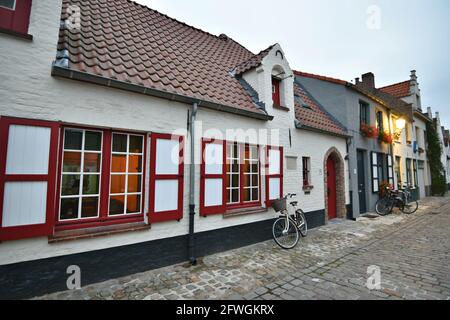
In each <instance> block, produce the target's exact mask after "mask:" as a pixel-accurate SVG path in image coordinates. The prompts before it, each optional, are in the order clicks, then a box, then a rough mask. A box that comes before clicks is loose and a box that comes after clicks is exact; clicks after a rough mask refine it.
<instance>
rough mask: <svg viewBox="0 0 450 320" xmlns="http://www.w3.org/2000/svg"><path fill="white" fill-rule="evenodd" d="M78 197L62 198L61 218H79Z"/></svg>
mask: <svg viewBox="0 0 450 320" xmlns="http://www.w3.org/2000/svg"><path fill="white" fill-rule="evenodd" d="M78 200H79V199H78V198H64V199H61V214H60V220H67V219H77V218H78Z"/></svg>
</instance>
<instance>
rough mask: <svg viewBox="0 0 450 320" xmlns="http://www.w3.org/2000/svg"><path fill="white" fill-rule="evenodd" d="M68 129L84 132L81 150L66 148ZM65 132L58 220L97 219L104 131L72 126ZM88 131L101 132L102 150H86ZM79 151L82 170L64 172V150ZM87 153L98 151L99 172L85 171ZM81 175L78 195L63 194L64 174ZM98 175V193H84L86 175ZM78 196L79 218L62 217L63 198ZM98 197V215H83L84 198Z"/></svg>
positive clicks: (98, 203)
mask: <svg viewBox="0 0 450 320" xmlns="http://www.w3.org/2000/svg"><path fill="white" fill-rule="evenodd" d="M67 130H73V131H79V132H82V133H83V135H82V140H81V150H74V149H66V148H65V140H66V139H65V138H66V131H67ZM63 131H64V134H63V141H62V157H61V172H60V173H59V174H60V177H59V179H60V189H61V190H60V192H59V212H58V221H59V222H67V221H80V220H89V219H97V218H99V216H100V200H101V194H102V190H101V187H102V183H101V182H102V181H101V180H102V160H103V143H104V141H103V138H104V135H103V131H101V130H91V129H80V128H70V127H66V128H64V130H63ZM86 131H89V132H99V133H100V134H101V143H100V151H95V150H87V151H86V150H85V136H86ZM66 151H67V152H77V153H81V162H80V172H64V152H66ZM85 153H96V154H99V155H100V170H99V172H88V173H85V172H84V154H85ZM77 174H79V175H80V189H79V191H78V196H76V195H67V196H63V194H62V191H63V186H62V184H63V176H64V175H77ZM85 174H86V175H98V176H99V181H98V194H90V195H86V196H84V195H83V181H84V179H83V178H84V175H85ZM77 197H78V199H79V200H78V217H77V218H73V219H61V210H62V199H73V198H77ZM94 197H97V198H98V200H97V201H98V202H97V215H96V216H95V217H84V218H83V217H81V209H82V205H83V198H94Z"/></svg>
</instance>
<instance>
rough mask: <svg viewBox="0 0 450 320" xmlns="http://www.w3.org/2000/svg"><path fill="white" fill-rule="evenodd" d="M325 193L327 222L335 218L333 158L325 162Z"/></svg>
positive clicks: (334, 169)
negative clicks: (326, 198) (326, 195)
mask: <svg viewBox="0 0 450 320" xmlns="http://www.w3.org/2000/svg"><path fill="white" fill-rule="evenodd" d="M327 193H328V220H333V219H336V218H337V206H336V205H337V201H336V196H337V190H336V164H335V162H334V159H333V157H331V156H330V157H328V160H327Z"/></svg>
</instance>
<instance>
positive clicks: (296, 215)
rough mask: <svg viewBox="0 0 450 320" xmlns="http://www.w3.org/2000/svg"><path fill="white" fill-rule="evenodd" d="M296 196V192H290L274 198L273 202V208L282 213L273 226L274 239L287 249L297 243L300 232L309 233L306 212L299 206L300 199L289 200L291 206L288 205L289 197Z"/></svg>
mask: <svg viewBox="0 0 450 320" xmlns="http://www.w3.org/2000/svg"><path fill="white" fill-rule="evenodd" d="M296 196H297V195H296V194H295V193H289V194H287V196H286V197H284V198H281V199H278V200H274V201H272V203H271V206H272V208H273V209H274V210H275V211H276V212H279V213H281V215H280V217H279V218H278V219H277V220H276V221H275V222H274V224H273V227H272V234H273V239H274V240H275V242H276V243H277V244H278V245H279V246H280V247H281V248H283V249H287V250H288V249H292V248H294V247H295V246H296V245H297V243H298V241H299V240H300V237H299V233H300V234H301V236H302V237H306V235H307V234H308V224H307V223H306V218H305V213H304V212H303V210H302V209H300V208H297V205H298V201H291V202H289V204H290V207H289V208H288V207H287V199H291V198H293V197H296ZM289 209H290V210H289ZM289 211H291V212H289Z"/></svg>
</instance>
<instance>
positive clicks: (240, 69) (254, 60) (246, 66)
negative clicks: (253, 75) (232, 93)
mask: <svg viewBox="0 0 450 320" xmlns="http://www.w3.org/2000/svg"><path fill="white" fill-rule="evenodd" d="M274 46H275V45H271V46H270V47H269V48H267V49H265V50H263V51H261V52H260V53H258V54H256V55H254V56H252V57H251V58H250V59H248V60H246V61H244V62H243V63H241V64H239V65H238V66H237V67H236V69H235V72H236V74H238V75H239V74H243V73H244V72H246V71H248V70H250V69H253V68H256V67H258V66H259V65H260V64H261V62H262V60H263V59H264V58H265V57H266V56H267V55H268V54H269V52H270V50H272V48H273V47H274Z"/></svg>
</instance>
